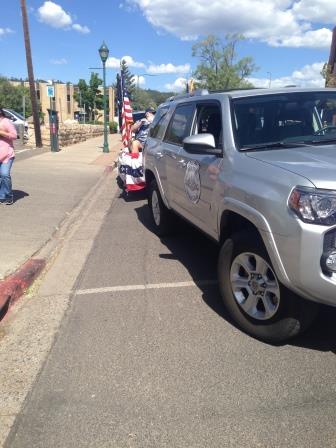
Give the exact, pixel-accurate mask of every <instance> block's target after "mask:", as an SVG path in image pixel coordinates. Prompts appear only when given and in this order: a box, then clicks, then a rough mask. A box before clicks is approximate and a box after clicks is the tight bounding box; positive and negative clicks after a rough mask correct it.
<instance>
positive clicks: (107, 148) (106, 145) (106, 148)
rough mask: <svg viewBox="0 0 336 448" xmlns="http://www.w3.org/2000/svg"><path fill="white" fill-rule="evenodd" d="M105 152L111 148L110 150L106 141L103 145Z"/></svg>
mask: <svg viewBox="0 0 336 448" xmlns="http://www.w3.org/2000/svg"><path fill="white" fill-rule="evenodd" d="M103 152H110V150H109V147H108V144H107V143H104V145H103Z"/></svg>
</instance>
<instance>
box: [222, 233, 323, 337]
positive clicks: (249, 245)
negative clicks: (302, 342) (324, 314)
mask: <svg viewBox="0 0 336 448" xmlns="http://www.w3.org/2000/svg"><path fill="white" fill-rule="evenodd" d="M250 255H251V257H250ZM239 256H240V257H239ZM237 257H239V258H237ZM249 257H250V258H249ZM245 259H248V260H251V262H253V260H259V261H260V262H261V263H262V262H263V261H264V262H265V265H268V266H269V267H270V270H269V271H267V272H269V277H270V282H272V283H273V285H276V286H275V287H274V288H273V289H274V291H276V293H275V294H274V295H273V294H272V293H267V290H265V291H266V293H267V294H270V296H269V297H270V299H269V298H267V301H269V300H271V301H270V302H269V303H270V304H271V306H272V307H273V308H272V313H269V318H268V317H267V312H268V311H269V309H268V305H267V309H266V307H265V306H264V304H265V303H266V294H265V293H264V292H263V288H264V287H265V285H266V283H263V284H261V285H260V282H262V281H263V280H254V279H252V281H249V284H251V283H252V285H250V286H248V287H247V288H245V286H242V287H241V289H239V288H240V283H238V281H239V280H241V279H243V285H244V282H245V281H247V280H251V276H252V275H253V277H256V278H257V277H258V276H255V274H251V275H248V276H247V277H246V272H248V269H247V270H246V271H245V269H244V268H242V267H241V265H240V260H245ZM261 259H262V260H261ZM251 266H253V263H252V264H251ZM252 270H253V269H252ZM231 274H232V276H231ZM235 276H236V277H235ZM245 277H246V280H245ZM259 277H264V276H263V275H262V276H259ZM259 277H258V278H259ZM236 278H238V281H237V283H236V284H237V285H238V286H237V290H236V291H235V293H234V291H233V286H232V285H234V282H235V279H236ZM266 281H268V280H266ZM218 283H219V288H220V292H221V295H222V298H223V301H224V305H225V307H226V309H227V310H228V312H229V314H230V317H231V318H232V319H233V321H234V322H235V323H236V324H237V325H238V326H239V327H240V328H241V329H242V330H243V331H244V332H246V333H248V334H249V335H251V336H253V337H255V338H257V339H260V340H262V341H265V342H271V343H280V342H284V341H286V340H288V339H291V338H293V337H294V336H297V335H298V334H299V333H302V332H303V331H304V330H306V329H307V328H308V327H309V325H310V324H311V323H312V322H313V320H314V318H315V317H316V315H317V311H318V305H317V304H316V303H313V302H311V301H308V300H304V299H302V298H301V297H299V296H298V295H296V294H295V293H293V292H292V291H290V290H289V289H287V288H286V287H285V286H283V285H282V284H281V283H280V282H279V280H278V279H277V277H276V274H275V272H274V269H273V266H272V263H271V260H270V258H269V256H268V254H267V251H266V249H265V247H264V244H263V243H262V241H261V240H260V238H259V237H258V235H255V234H254V233H253V232H251V234H248V233H247V232H241V233H237V234H234V235H233V236H232V237H231V238H229V239H227V240H226V241H225V242H224V244H223V246H222V248H221V250H220V253H219V259H218ZM260 291H261V292H260ZM235 294H236V295H235ZM259 294H262V295H264V294H265V296H264V297H260V298H259ZM246 296H247V297H246ZM247 300H252V302H250V303H254V302H255V303H257V305H256V306H253V307H252V306H251V307H250V308H249V306H250V305H248V306H246V304H245V303H244V302H245V301H246V302H247ZM253 301H254V302H253ZM244 306H245V308H249V311H250V312H249V313H248V312H246V310H245V309H244ZM254 316H257V317H258V318H255V317H254Z"/></svg>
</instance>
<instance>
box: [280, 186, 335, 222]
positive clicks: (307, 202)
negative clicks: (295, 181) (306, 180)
mask: <svg viewBox="0 0 336 448" xmlns="http://www.w3.org/2000/svg"><path fill="white" fill-rule="evenodd" d="M288 206H289V208H290V209H291V210H293V211H294V212H295V213H296V214H297V215H298V217H299V218H300V219H301V220H302V221H304V222H308V223H310V224H319V225H323V226H331V225H333V224H336V191H333V190H319V189H317V188H308V187H296V188H294V190H293V191H292V192H291V194H290V196H289V199H288Z"/></svg>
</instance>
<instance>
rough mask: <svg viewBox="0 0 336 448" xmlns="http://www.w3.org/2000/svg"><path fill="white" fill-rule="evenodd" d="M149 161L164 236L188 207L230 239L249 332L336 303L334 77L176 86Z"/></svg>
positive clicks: (283, 333)
mask: <svg viewBox="0 0 336 448" xmlns="http://www.w3.org/2000/svg"><path fill="white" fill-rule="evenodd" d="M144 169H145V176H146V183H147V185H148V192H149V195H148V202H149V206H150V209H151V215H152V218H153V223H154V226H155V228H156V230H157V233H158V234H159V235H160V236H161V235H162V236H163V235H165V234H166V233H168V232H170V231H171V230H172V228H173V223H174V215H175V214H178V215H180V216H181V217H183V218H184V219H186V220H187V221H189V222H190V223H192V224H193V225H195V226H196V227H198V228H199V229H201V230H202V231H203V232H205V233H206V234H207V235H208V236H210V237H211V238H213V239H214V240H216V241H217V242H218V243H219V244H220V245H221V250H220V253H219V259H218V283H219V288H220V291H221V295H222V297H223V301H224V304H225V306H226V308H227V310H228V311H229V313H230V315H231V317H232V318H233V319H234V321H235V322H236V323H237V324H238V325H239V326H240V328H242V329H243V330H244V331H245V332H247V333H249V334H251V335H253V336H254V337H256V338H259V339H262V340H265V341H269V342H280V341H284V340H286V339H288V338H291V337H293V336H295V335H297V334H298V333H299V332H301V331H303V330H304V329H306V328H307V327H308V326H309V324H310V323H311V322H312V321H313V318H314V317H315V315H316V312H317V309H318V306H317V304H318V303H324V304H328V305H333V306H336V90H335V89H314V90H312V89H304V90H303V89H297V88H295V89H293V88H290V89H288V88H287V89H281V90H269V89H255V90H240V91H239V90H236V91H223V92H214V93H209V92H208V91H206V90H202V91H196V92H194V93H193V94H190V95H180V96H177V97H172V98H170V99H169V100H168V101H167V102H166V103H164V104H162V105H161V106H160V107H159V108H158V110H157V113H156V116H155V119H154V121H153V123H152V126H151V129H150V133H149V137H148V140H147V143H146V146H145V150H144ZM306 299H308V300H306Z"/></svg>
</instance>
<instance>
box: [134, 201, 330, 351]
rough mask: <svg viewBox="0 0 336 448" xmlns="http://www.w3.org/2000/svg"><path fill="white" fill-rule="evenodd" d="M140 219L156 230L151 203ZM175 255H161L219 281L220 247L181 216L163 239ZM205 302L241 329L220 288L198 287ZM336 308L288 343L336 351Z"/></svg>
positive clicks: (199, 275) (322, 309)
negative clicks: (228, 310)
mask: <svg viewBox="0 0 336 448" xmlns="http://www.w3.org/2000/svg"><path fill="white" fill-rule="evenodd" d="M135 211H136V213H137V216H138V219H139V221H140V222H141V223H142V224H143V225H144V226H145V227H146V228H147V229H148V230H150V231H152V232H154V227H153V224H152V221H151V216H150V211H149V208H148V207H147V205H142V206H141V207H138V208H136V209H135ZM161 241H162V243H163V244H165V246H166V247H167V248H168V249H169V250H170V252H171V254H161V255H159V256H160V257H161V258H165V259H174V260H178V261H179V262H180V263H182V264H183V266H185V267H186V268H187V269H188V271H189V272H190V274H191V276H192V278H193V279H194V281H195V282H199V281H200V280H216V278H217V257H218V252H219V246H218V245H217V244H216V243H214V242H213V241H211V240H209V239H208V238H207V237H206V236H205V235H203V233H201V232H200V231H198V230H197V229H195V228H193V227H192V226H190V225H189V224H187V223H186V222H184V221H183V220H182V219H178V223H177V225H176V229H175V231H174V235H172V236H170V237H165V238H161ZM198 287H199V288H200V290H201V291H202V294H203V295H202V298H203V300H204V302H205V303H206V304H207V305H208V306H209V307H210V308H211V309H212V310H213V311H215V312H216V313H217V314H218V315H219V316H221V317H222V318H223V319H225V320H226V321H227V322H228V323H230V324H231V325H233V326H234V327H236V328H238V327H237V326H236V325H235V323H234V322H233V321H232V320H231V318H230V316H229V315H228V313H227V312H226V309H225V307H224V305H223V302H222V299H221V296H220V293H219V290H218V288H217V286H216V285H214V286H202V285H200V286H198ZM335 322H336V308H332V307H327V306H321V307H320V312H319V314H318V317H317V319H316V321H315V322H314V324H313V325H312V326H311V327H310V329H308V331H307V332H306V333H304V334H302V335H301V336H299V337H297V338H295V339H293V340H291V341H289V342H288V343H287V344H282V345H292V346H296V347H302V348H308V349H312V350H318V351H330V352H333V353H335V354H336V331H335V329H336V326H335Z"/></svg>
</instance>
